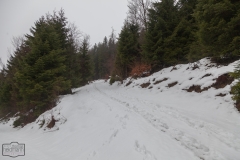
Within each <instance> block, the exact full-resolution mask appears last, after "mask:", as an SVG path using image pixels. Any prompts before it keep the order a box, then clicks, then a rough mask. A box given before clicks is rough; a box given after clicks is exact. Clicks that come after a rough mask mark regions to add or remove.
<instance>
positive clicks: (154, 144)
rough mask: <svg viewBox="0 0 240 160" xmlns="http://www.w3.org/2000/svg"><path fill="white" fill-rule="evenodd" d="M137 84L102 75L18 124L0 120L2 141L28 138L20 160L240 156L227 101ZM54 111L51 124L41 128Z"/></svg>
mask: <svg viewBox="0 0 240 160" xmlns="http://www.w3.org/2000/svg"><path fill="white" fill-rule="evenodd" d="M152 78H154V77H152ZM170 78H171V77H170ZM141 83H142V82H141ZM136 84H137V82H136ZM139 84H140V83H139ZM166 84H167V82H166ZM166 84H162V85H164V86H166ZM134 85H135V84H132V85H130V86H128V87H126V86H124V85H117V84H116V83H115V84H114V85H112V86H110V85H109V84H108V83H107V82H104V81H103V80H100V81H96V82H94V83H91V84H90V85H87V86H84V87H81V88H79V89H76V90H75V94H73V95H67V96H64V97H62V98H61V101H60V103H59V104H58V105H57V106H56V107H55V108H53V109H52V110H51V111H48V112H46V113H44V114H43V115H42V116H40V117H39V119H38V120H37V121H36V122H34V123H32V124H29V125H27V126H26V127H24V128H22V129H19V130H17V129H12V128H11V127H10V126H9V124H10V122H9V123H7V124H0V143H1V144H3V143H10V142H19V143H25V145H26V155H25V156H23V157H17V158H16V159H18V160H22V159H23V160H33V159H34V160H52V159H58V160H66V159H69V160H79V159H81V160H123V159H124V160H239V159H240V158H239V157H240V114H239V113H238V112H237V111H236V110H235V109H234V108H233V107H230V106H231V105H232V102H230V101H228V100H226V99H227V98H225V99H224V98H222V97H217V98H213V97H212V96H211V95H212V94H213V92H214V93H215V92H217V90H214V89H212V90H209V91H208V92H205V93H203V94H198V93H188V92H186V91H183V90H182V89H178V88H177V87H175V88H174V87H173V88H169V89H166V90H164V89H163V90H159V89H158V87H155V89H154V87H153V89H143V88H140V87H134ZM161 88H162V86H161ZM52 115H53V116H54V117H55V119H57V120H58V121H57V123H56V125H55V127H54V128H52V129H47V128H46V125H47V124H45V125H43V127H42V128H41V127H40V125H39V124H40V123H41V122H42V120H43V119H45V121H47V120H48V119H49V117H51V116H52ZM46 123H47V122H46ZM0 159H1V160H9V159H12V158H10V157H6V156H0Z"/></svg>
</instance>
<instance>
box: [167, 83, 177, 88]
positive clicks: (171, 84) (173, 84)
mask: <svg viewBox="0 0 240 160" xmlns="http://www.w3.org/2000/svg"><path fill="white" fill-rule="evenodd" d="M176 84H178V82H173V83H169V84H168V87H169V88H171V87H173V86H175V85H176Z"/></svg>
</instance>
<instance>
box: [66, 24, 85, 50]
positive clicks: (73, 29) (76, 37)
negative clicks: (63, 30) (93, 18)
mask: <svg viewBox="0 0 240 160" xmlns="http://www.w3.org/2000/svg"><path fill="white" fill-rule="evenodd" d="M68 29H69V40H70V41H72V43H73V45H74V48H75V49H76V50H78V49H79V47H80V43H81V38H82V37H83V33H82V32H81V31H80V30H79V29H78V27H77V26H76V25H75V24H74V23H69V24H68Z"/></svg>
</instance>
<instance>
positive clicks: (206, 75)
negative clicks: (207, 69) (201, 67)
mask: <svg viewBox="0 0 240 160" xmlns="http://www.w3.org/2000/svg"><path fill="white" fill-rule="evenodd" d="M209 76H212V74H210V73H208V74H205V75H204V76H203V77H202V78H201V79H203V78H205V77H209Z"/></svg>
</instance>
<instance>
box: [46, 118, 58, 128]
mask: <svg viewBox="0 0 240 160" xmlns="http://www.w3.org/2000/svg"><path fill="white" fill-rule="evenodd" d="M55 123H56V120H55V119H54V117H53V116H52V119H51V121H50V123H48V125H47V127H48V128H53V127H54V126H55Z"/></svg>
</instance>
